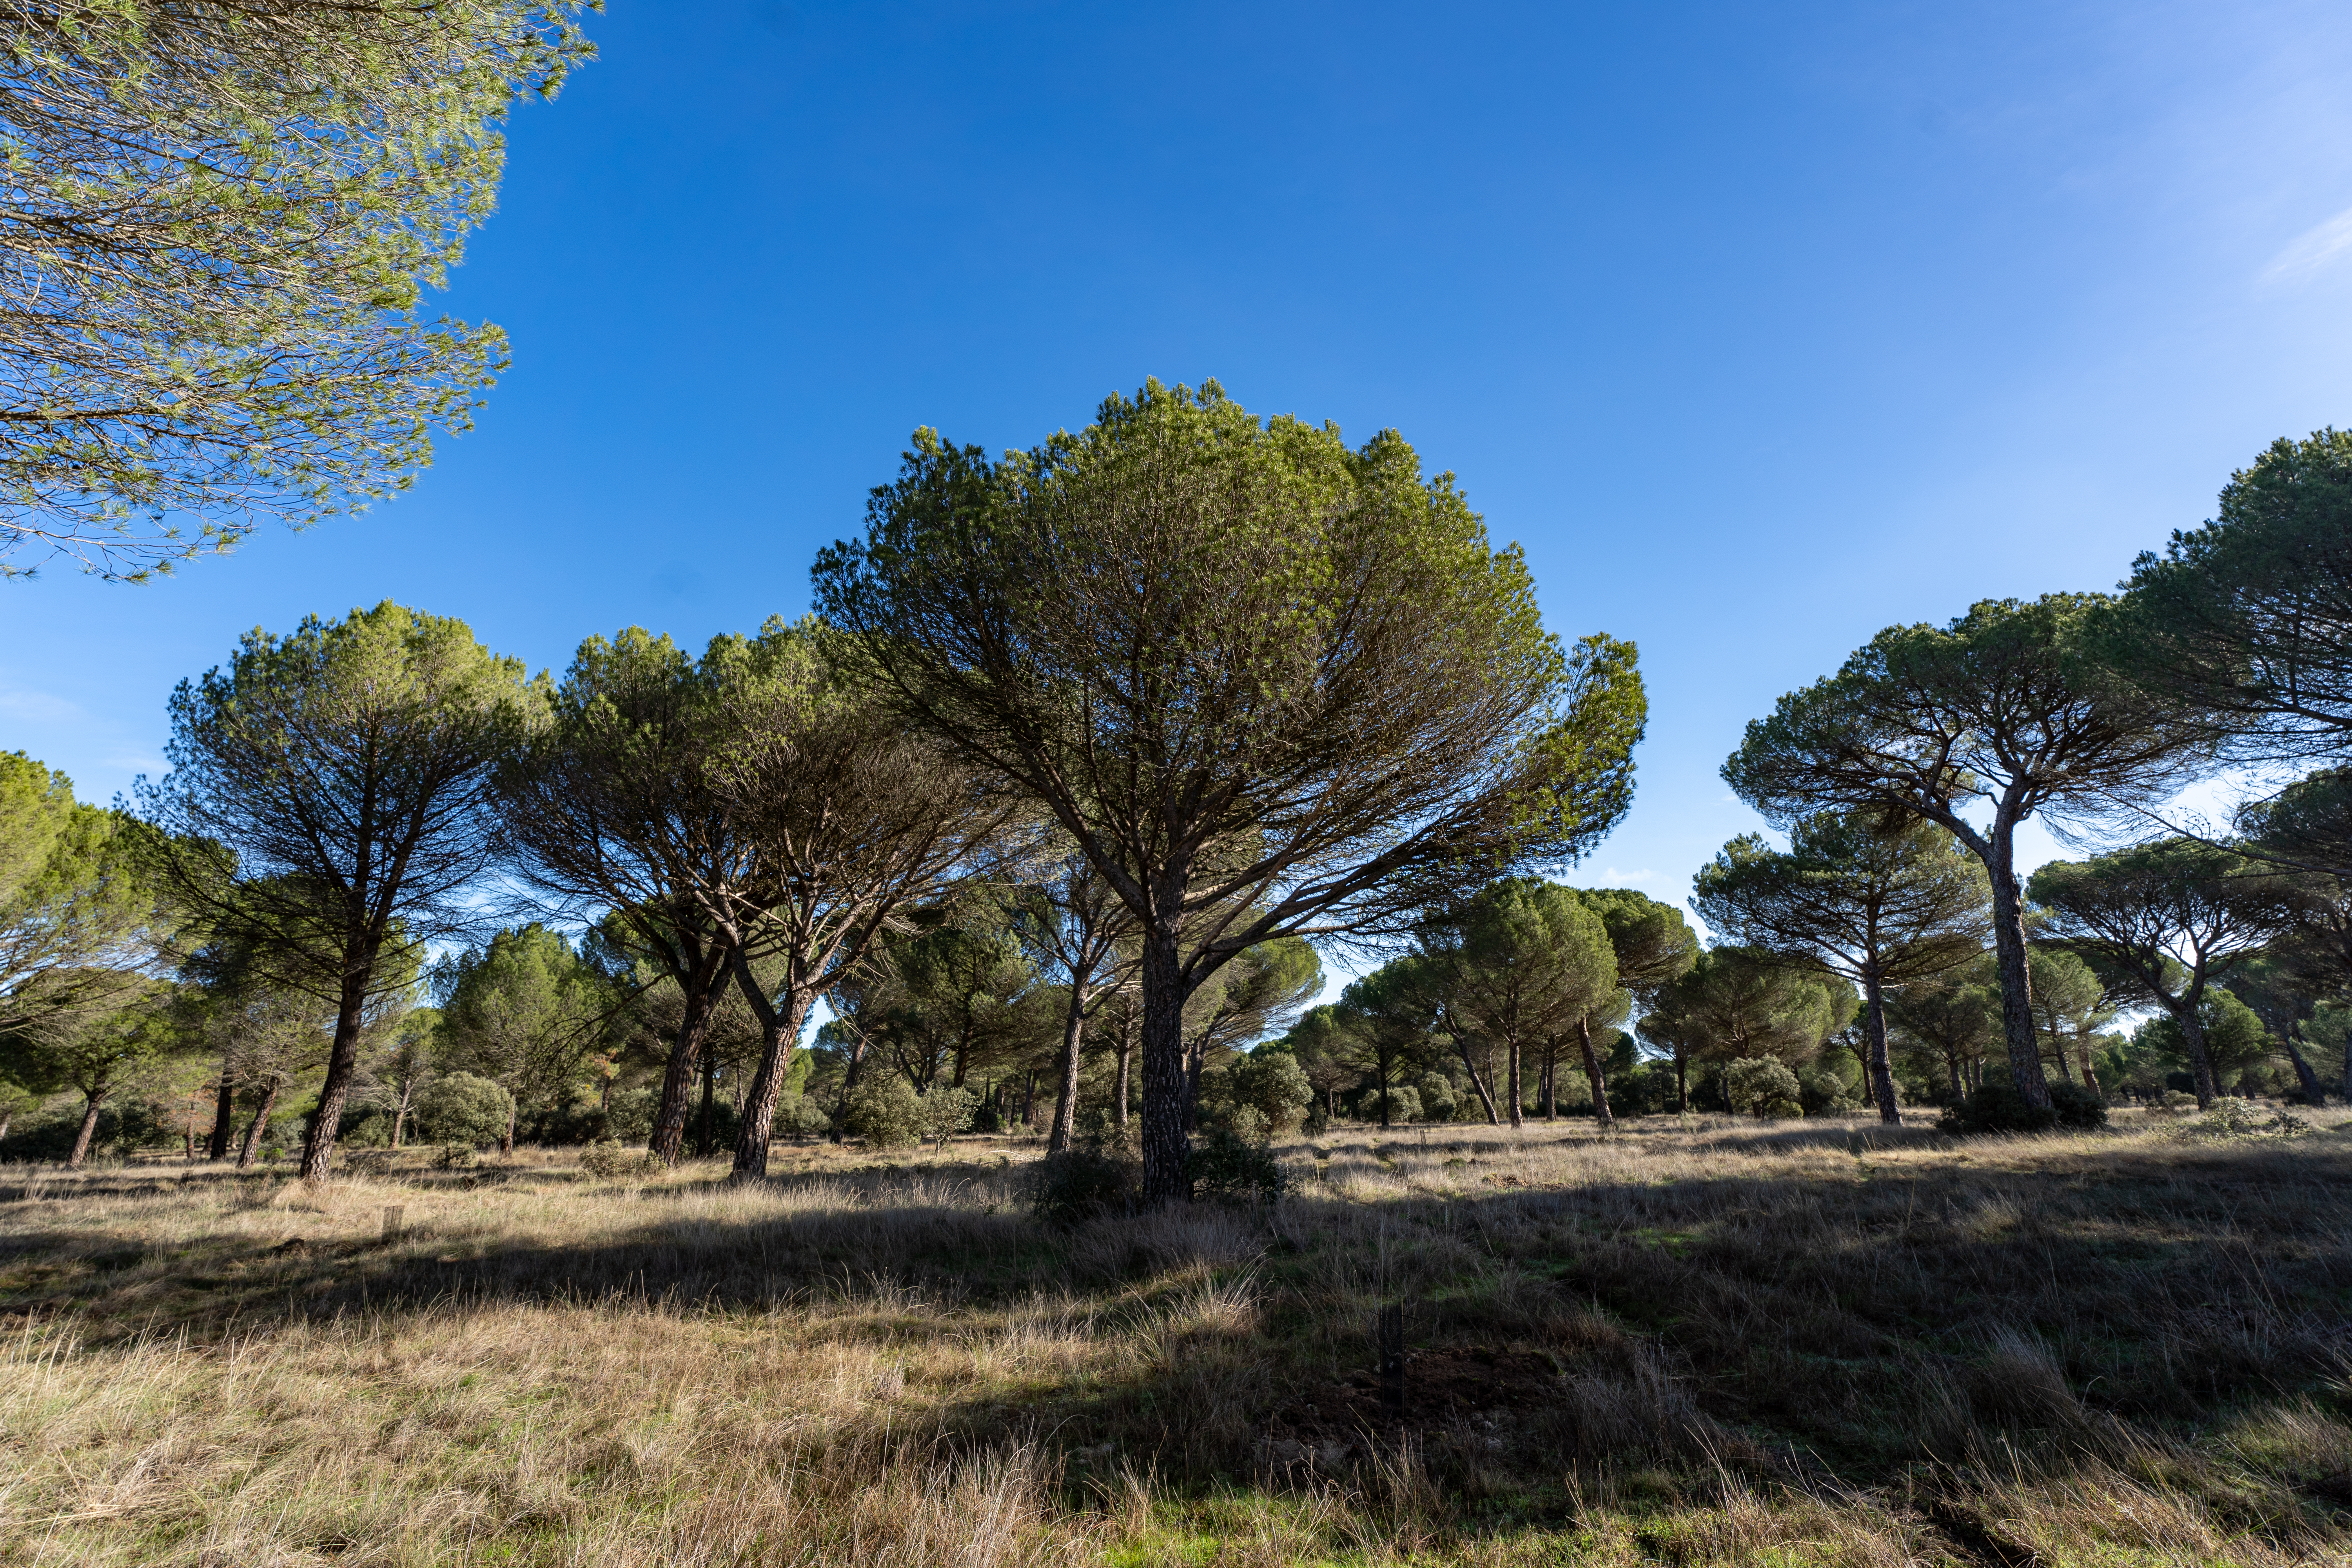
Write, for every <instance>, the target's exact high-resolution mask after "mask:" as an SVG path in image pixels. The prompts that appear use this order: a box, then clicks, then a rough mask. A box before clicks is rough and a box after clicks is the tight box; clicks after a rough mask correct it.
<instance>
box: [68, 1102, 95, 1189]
mask: <svg viewBox="0 0 2352 1568" xmlns="http://www.w3.org/2000/svg"><path fill="white" fill-rule="evenodd" d="M100 1098H101V1097H100V1096H99V1095H95V1094H93V1095H90V1096H89V1097H88V1098H86V1099H85V1100H83V1101H82V1105H81V1130H80V1131H78V1132H76V1133H75V1134H74V1144H73V1152H72V1153H70V1154H68V1155H67V1156H66V1169H67V1170H68V1171H79V1170H80V1169H81V1163H82V1162H83V1161H84V1160H86V1159H88V1158H89V1140H90V1134H92V1133H94V1132H96V1131H98V1102H99V1100H100Z"/></svg>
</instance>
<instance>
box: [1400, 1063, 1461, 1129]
mask: <svg viewBox="0 0 2352 1568" xmlns="http://www.w3.org/2000/svg"><path fill="white" fill-rule="evenodd" d="M1412 1088H1413V1092H1414V1093H1416V1094H1418V1095H1420V1096H1421V1119H1422V1120H1423V1121H1453V1120H1454V1116H1455V1114H1456V1113H1457V1112H1458V1111H1459V1110H1461V1106H1462V1098H1461V1096H1459V1095H1457V1094H1455V1093H1454V1086H1453V1085H1452V1084H1450V1083H1448V1082H1447V1081H1446V1080H1445V1079H1444V1077H1443V1076H1441V1075H1439V1074H1437V1073H1433V1072H1431V1073H1423V1074H1422V1075H1421V1076H1420V1077H1419V1078H1417V1079H1413V1080H1412Z"/></svg>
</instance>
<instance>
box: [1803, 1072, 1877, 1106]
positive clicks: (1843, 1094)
mask: <svg viewBox="0 0 2352 1568" xmlns="http://www.w3.org/2000/svg"><path fill="white" fill-rule="evenodd" d="M1797 1083H1798V1094H1797V1100H1798V1103H1799V1104H1801V1105H1802V1106H1803V1107H1804V1111H1805V1114H1806V1115H1808V1116H1843V1115H1844V1114H1845V1113H1846V1112H1847V1111H1849V1110H1853V1109H1854V1108H1855V1107H1857V1106H1859V1105H1860V1104H1861V1103H1862V1098H1861V1096H1859V1095H1858V1094H1856V1093H1855V1092H1854V1088H1853V1085H1852V1084H1849V1083H1848V1082H1846V1081H1845V1079H1843V1078H1840V1077H1839V1076H1838V1075H1837V1074H1836V1073H1834V1072H1832V1071H1831V1070H1830V1069H1829V1068H1819V1067H1816V1068H1807V1069H1806V1070H1805V1071H1804V1072H1803V1073H1801V1074H1800V1075H1799V1076H1798V1079H1797Z"/></svg>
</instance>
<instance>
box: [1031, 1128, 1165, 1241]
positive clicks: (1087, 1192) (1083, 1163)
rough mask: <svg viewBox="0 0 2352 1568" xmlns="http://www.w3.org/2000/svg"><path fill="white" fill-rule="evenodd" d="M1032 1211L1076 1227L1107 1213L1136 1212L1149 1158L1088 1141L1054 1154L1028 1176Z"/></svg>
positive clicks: (1052, 1222) (1054, 1222)
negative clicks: (1142, 1158)
mask: <svg viewBox="0 0 2352 1568" xmlns="http://www.w3.org/2000/svg"><path fill="white" fill-rule="evenodd" d="M1023 1183H1024V1186H1025V1188H1026V1191H1027V1194H1028V1198H1029V1209H1030V1212H1031V1213H1032V1214H1034V1215H1036V1216H1037V1217H1038V1218H1039V1219H1040V1220H1043V1221H1044V1222H1045V1224H1047V1225H1058V1226H1076V1225H1082V1224H1084V1223H1085V1222H1086V1221H1087V1220H1090V1219H1098V1218H1100V1217H1102V1216H1103V1215H1131V1214H1133V1213H1134V1212H1135V1210H1136V1202H1137V1198H1138V1197H1139V1194H1141V1192H1142V1190H1143V1163H1142V1162H1141V1161H1139V1160H1138V1159H1136V1158H1135V1156H1134V1155H1132V1154H1130V1153H1129V1152H1127V1151H1125V1150H1124V1149H1120V1148H1118V1147H1117V1146H1115V1145H1106V1144H1102V1143H1084V1144H1080V1145H1079V1146H1078V1147H1076V1148H1074V1149H1069V1150H1066V1151H1064V1152H1062V1153H1059V1154H1048V1155H1046V1156H1045V1158H1044V1159H1042V1160H1040V1161H1038V1162H1037V1163H1035V1164H1034V1165H1032V1166H1030V1167H1029V1170H1028V1173H1027V1174H1026V1175H1025V1176H1024V1178H1023Z"/></svg>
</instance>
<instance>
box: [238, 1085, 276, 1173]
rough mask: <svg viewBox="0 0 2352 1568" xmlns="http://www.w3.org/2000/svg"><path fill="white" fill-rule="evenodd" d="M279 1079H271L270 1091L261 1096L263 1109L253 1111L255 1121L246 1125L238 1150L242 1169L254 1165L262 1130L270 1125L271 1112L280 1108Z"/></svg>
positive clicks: (240, 1168)
mask: <svg viewBox="0 0 2352 1568" xmlns="http://www.w3.org/2000/svg"><path fill="white" fill-rule="evenodd" d="M277 1109H278V1080H277V1079H270V1081H269V1092H268V1093H267V1094H265V1095H263V1096H262V1097H261V1109H260V1110H257V1111H255V1112H254V1113H253V1121H251V1122H250V1123H249V1124H248V1125H247V1127H246V1130H245V1143H244V1145H243V1146H242V1147H241V1148H239V1149H238V1150H237V1152H236V1168H237V1169H238V1170H240V1171H243V1170H247V1169H249V1168H250V1167H251V1166H252V1164H253V1153H254V1151H255V1150H257V1149H258V1148H260V1147H261V1130H262V1129H263V1128H265V1127H267V1126H268V1125H269V1113H270V1112H271V1111H273V1110H277Z"/></svg>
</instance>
